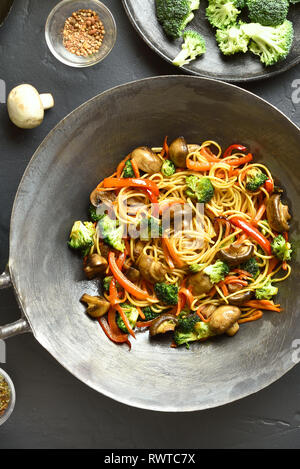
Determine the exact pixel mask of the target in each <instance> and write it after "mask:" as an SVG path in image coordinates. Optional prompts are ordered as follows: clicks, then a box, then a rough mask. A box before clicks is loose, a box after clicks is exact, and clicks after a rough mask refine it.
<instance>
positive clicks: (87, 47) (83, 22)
mask: <svg viewBox="0 0 300 469" xmlns="http://www.w3.org/2000/svg"><path fill="white" fill-rule="evenodd" d="M104 35H105V29H104V25H103V23H102V21H101V20H100V18H99V15H98V14H97V13H96V12H95V11H93V10H85V9H81V10H78V11H75V12H74V13H72V15H71V16H70V17H69V18H68V19H67V20H66V22H65V25H64V29H63V44H64V46H65V48H66V49H67V50H68V51H69V52H71V53H72V54H75V55H77V56H83V57H87V56H88V55H93V54H95V53H96V52H98V50H99V49H100V47H101V46H102V41H103V38H104Z"/></svg>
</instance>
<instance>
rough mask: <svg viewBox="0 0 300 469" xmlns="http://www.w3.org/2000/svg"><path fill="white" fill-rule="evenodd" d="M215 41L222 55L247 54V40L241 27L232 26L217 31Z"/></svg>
mask: <svg viewBox="0 0 300 469" xmlns="http://www.w3.org/2000/svg"><path fill="white" fill-rule="evenodd" d="M216 40H217V43H218V46H219V48H220V50H221V52H222V53H223V54H224V55H232V54H237V53H238V52H244V53H245V52H247V50H248V44H249V38H248V36H247V35H246V34H245V33H244V31H243V30H242V29H241V25H234V26H231V27H229V28H226V29H218V31H217V32H216Z"/></svg>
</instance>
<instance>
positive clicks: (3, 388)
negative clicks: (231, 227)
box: [0, 374, 10, 417]
mask: <svg viewBox="0 0 300 469" xmlns="http://www.w3.org/2000/svg"><path fill="white" fill-rule="evenodd" d="M9 403H10V389H9V385H8V384H7V381H6V379H5V378H4V377H3V376H2V375H1V374H0V417H2V415H4V413H5V411H6V409H7V408H8V406H9Z"/></svg>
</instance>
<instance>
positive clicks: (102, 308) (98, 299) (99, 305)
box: [80, 293, 110, 319]
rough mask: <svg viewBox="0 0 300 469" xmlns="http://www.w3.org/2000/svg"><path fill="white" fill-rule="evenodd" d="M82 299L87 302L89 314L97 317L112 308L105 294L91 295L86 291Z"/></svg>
mask: <svg viewBox="0 0 300 469" xmlns="http://www.w3.org/2000/svg"><path fill="white" fill-rule="evenodd" d="M80 301H82V303H86V304H87V306H88V307H87V309H86V312H87V314H88V315H89V316H91V317H92V318H95V319H96V318H101V317H102V316H104V315H105V314H106V313H107V311H108V310H109V308H110V303H109V302H108V301H107V300H106V299H105V298H103V296H91V295H87V294H86V293H85V294H84V295H83V296H82V297H81V298H80Z"/></svg>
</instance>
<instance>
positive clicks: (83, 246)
mask: <svg viewBox="0 0 300 469" xmlns="http://www.w3.org/2000/svg"><path fill="white" fill-rule="evenodd" d="M95 232H96V228H95V226H94V224H93V223H91V222H88V221H85V222H83V223H82V221H76V222H75V223H74V225H73V227H72V230H71V233H70V240H69V242H68V245H69V246H70V248H72V249H75V250H77V251H79V252H80V253H81V254H82V256H83V257H84V256H86V255H87V254H88V253H89V251H90V249H91V247H92V246H93V244H94V235H95Z"/></svg>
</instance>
